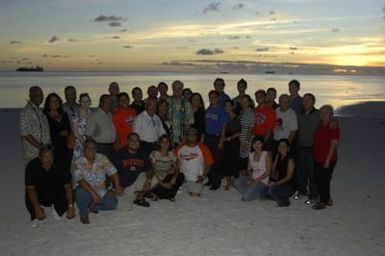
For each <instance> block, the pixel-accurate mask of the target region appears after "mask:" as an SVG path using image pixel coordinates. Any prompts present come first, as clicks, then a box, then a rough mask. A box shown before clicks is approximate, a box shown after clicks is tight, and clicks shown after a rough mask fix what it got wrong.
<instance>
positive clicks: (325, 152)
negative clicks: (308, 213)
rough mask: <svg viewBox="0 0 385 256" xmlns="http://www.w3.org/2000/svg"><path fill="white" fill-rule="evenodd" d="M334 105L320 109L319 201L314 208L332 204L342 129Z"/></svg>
mask: <svg viewBox="0 0 385 256" xmlns="http://www.w3.org/2000/svg"><path fill="white" fill-rule="evenodd" d="M333 113H334V111H333V107H332V106H330V105H324V106H322V107H321V109H320V120H321V125H320V126H319V127H318V128H317V130H316V132H315V134H314V161H315V170H314V175H315V183H316V186H317V188H318V192H319V198H320V200H319V202H318V203H317V204H315V205H313V207H312V208H313V209H315V210H319V209H325V206H326V205H329V206H330V205H331V204H332V203H331V198H330V181H331V179H332V175H333V170H334V166H335V165H336V163H337V147H338V140H339V138H340V130H339V127H338V123H337V121H335V120H333Z"/></svg>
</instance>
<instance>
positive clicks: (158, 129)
mask: <svg viewBox="0 0 385 256" xmlns="http://www.w3.org/2000/svg"><path fill="white" fill-rule="evenodd" d="M155 112H156V100H155V99H148V101H147V104H146V110H145V111H143V112H142V113H140V114H139V115H138V116H137V117H136V119H135V122H134V132H136V133H137V134H138V135H139V137H140V145H141V148H142V149H143V151H144V152H145V154H146V156H149V155H150V154H151V152H152V151H153V150H154V149H155V144H156V142H157V141H158V138H159V137H160V136H161V135H163V134H166V131H165V130H164V128H163V125H162V121H161V120H160V118H159V117H158V115H156V114H155Z"/></svg>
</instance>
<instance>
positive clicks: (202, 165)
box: [176, 128, 214, 196]
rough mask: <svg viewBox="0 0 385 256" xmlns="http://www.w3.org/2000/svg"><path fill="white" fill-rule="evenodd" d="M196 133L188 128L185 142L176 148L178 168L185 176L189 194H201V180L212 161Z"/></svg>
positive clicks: (205, 175)
mask: <svg viewBox="0 0 385 256" xmlns="http://www.w3.org/2000/svg"><path fill="white" fill-rule="evenodd" d="M197 133H198V131H197V130H196V129H195V128H189V129H188V130H187V132H186V142H182V143H181V144H180V145H179V146H178V147H177V149H176V155H177V158H178V161H179V168H180V171H181V172H182V173H183V174H184V175H185V177H186V187H187V191H188V192H189V194H190V195H191V196H200V195H201V194H202V190H203V181H204V180H205V178H206V177H207V173H208V171H209V168H210V166H211V165H212V164H213V163H214V159H213V156H212V155H211V153H210V150H209V149H208V148H207V147H206V146H205V145H204V144H203V143H200V142H198V138H197Z"/></svg>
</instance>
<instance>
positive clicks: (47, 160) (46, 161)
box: [39, 150, 54, 169]
mask: <svg viewBox="0 0 385 256" xmlns="http://www.w3.org/2000/svg"><path fill="white" fill-rule="evenodd" d="M39 159H40V162H41V165H42V166H43V167H44V168H46V169H50V168H51V166H52V164H53V161H54V158H53V151H52V150H46V151H44V152H42V153H41V154H40V156H39Z"/></svg>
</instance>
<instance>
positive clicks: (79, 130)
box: [71, 93, 91, 162]
mask: <svg viewBox="0 0 385 256" xmlns="http://www.w3.org/2000/svg"><path fill="white" fill-rule="evenodd" d="M79 105H80V107H79V112H78V114H77V115H75V116H74V118H73V119H72V122H71V124H72V131H73V133H74V136H75V139H76V140H75V147H74V154H73V161H72V162H74V161H75V160H76V159H78V158H79V157H81V156H83V143H84V141H85V140H86V135H85V132H86V126H87V120H88V118H89V116H90V114H91V110H90V106H91V98H90V96H89V95H88V93H82V94H80V96H79Z"/></svg>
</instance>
